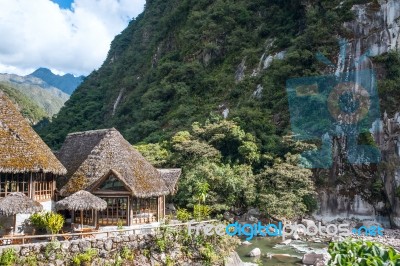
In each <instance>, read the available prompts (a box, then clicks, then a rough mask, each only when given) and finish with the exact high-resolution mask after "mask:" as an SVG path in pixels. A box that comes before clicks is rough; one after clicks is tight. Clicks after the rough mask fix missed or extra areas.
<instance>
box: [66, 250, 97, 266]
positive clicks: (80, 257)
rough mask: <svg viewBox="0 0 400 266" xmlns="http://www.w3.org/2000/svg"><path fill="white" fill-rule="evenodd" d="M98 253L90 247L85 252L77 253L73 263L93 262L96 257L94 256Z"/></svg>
mask: <svg viewBox="0 0 400 266" xmlns="http://www.w3.org/2000/svg"><path fill="white" fill-rule="evenodd" d="M96 255H97V251H96V250H95V249H88V250H87V251H86V252H84V253H80V254H77V255H75V256H74V257H73V258H72V263H73V265H77V266H79V265H82V264H83V263H87V262H91V261H92V260H93V258H94V256H96Z"/></svg>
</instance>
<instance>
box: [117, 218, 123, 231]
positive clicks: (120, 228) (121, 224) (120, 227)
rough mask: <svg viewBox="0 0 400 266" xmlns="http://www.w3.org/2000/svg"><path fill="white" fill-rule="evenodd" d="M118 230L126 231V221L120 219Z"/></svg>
mask: <svg viewBox="0 0 400 266" xmlns="http://www.w3.org/2000/svg"><path fill="white" fill-rule="evenodd" d="M117 229H118V230H122V229H124V221H123V220H120V219H118V222H117Z"/></svg>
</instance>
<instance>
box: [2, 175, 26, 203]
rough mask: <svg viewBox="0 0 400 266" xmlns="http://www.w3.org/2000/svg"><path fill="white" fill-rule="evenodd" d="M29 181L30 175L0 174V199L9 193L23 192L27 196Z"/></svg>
mask: <svg viewBox="0 0 400 266" xmlns="http://www.w3.org/2000/svg"><path fill="white" fill-rule="evenodd" d="M29 179H30V173H23V174H6V173H5V174H0V197H5V196H7V194H8V193H10V192H23V193H24V194H25V195H27V196H29Z"/></svg>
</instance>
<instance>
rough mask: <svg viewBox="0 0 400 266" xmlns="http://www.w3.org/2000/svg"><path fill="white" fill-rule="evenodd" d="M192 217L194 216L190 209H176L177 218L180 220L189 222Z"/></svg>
mask: <svg viewBox="0 0 400 266" xmlns="http://www.w3.org/2000/svg"><path fill="white" fill-rule="evenodd" d="M191 217H192V215H191V214H190V212H188V210H186V209H178V210H177V211H176V218H177V219H178V220H179V221H182V222H187V221H189V220H190V218H191Z"/></svg>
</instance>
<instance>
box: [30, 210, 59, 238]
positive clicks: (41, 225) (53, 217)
mask: <svg viewBox="0 0 400 266" xmlns="http://www.w3.org/2000/svg"><path fill="white" fill-rule="evenodd" d="M29 221H30V223H31V224H32V225H33V226H35V227H37V228H38V229H48V230H49V231H50V232H51V233H52V234H57V233H58V232H59V231H60V230H61V228H62V227H63V226H64V217H63V216H62V215H61V214H58V213H54V212H40V213H34V214H32V215H31V217H30V218H29Z"/></svg>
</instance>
